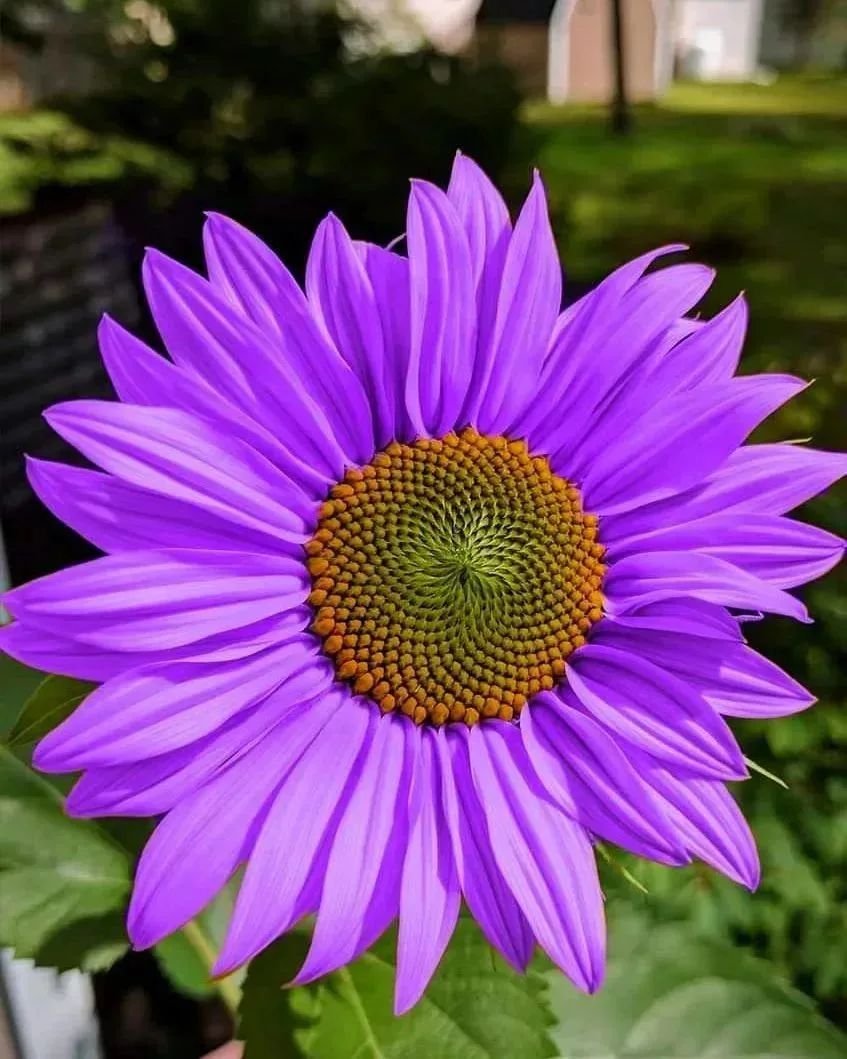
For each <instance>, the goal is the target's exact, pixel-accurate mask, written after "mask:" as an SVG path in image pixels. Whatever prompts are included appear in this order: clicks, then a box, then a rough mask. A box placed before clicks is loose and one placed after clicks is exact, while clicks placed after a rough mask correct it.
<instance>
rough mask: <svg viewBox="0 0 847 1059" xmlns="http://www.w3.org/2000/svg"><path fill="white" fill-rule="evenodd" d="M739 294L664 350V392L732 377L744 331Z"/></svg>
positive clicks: (744, 313) (743, 304)
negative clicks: (721, 309) (714, 314)
mask: <svg viewBox="0 0 847 1059" xmlns="http://www.w3.org/2000/svg"><path fill="white" fill-rule="evenodd" d="M747 317H748V311H747V302H746V300H745V298H744V295H743V294H740V295H739V296H738V297H737V298H736V299H735V301H733V302H730V304H729V305H728V306H727V307H726V308H725V309H724V310H723V312H720V313H718V314H717V316H713V317H712V319H711V320H707V321H706V322H705V323H703V324H701V325H700V326H699V327H696V328H695V329H694V330H693V331H692V332H691V333H690V334H689V335H687V336H686V337H684V338H683V339H682V341H681V342H679V343H677V344H676V345H674V347H673V348H672V349H671V350H670V351H669V352H668V353H667V355H666V356H665V358H664V361H663V363H662V365H661V368H660V372H659V374H661V376H662V384H663V386H664V387H665V391H664V392H665V393H670V392H671V391H672V390H673V389H678V390H681V389H686V390H688V389H691V388H692V387H694V386H704V385H705V386H708V385H713V384H716V383H720V382H724V381H725V380H726V379H730V378H732V376H733V375H734V374H735V372H736V370H737V369H738V360H739V358H740V356H741V348H742V346H743V344H744V335H745V333H746V331H747Z"/></svg>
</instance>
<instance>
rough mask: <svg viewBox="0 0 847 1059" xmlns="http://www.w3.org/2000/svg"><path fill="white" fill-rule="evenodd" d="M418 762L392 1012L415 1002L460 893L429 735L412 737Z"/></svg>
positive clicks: (432, 737) (435, 753)
mask: <svg viewBox="0 0 847 1059" xmlns="http://www.w3.org/2000/svg"><path fill="white" fill-rule="evenodd" d="M413 737H414V738H415V741H416V743H418V744H419V748H420V749H419V754H420V757H419V760H418V766H417V770H416V773H415V780H414V786H413V789H412V794H411V800H410V810H409V815H410V824H409V841H408V848H407V850H406V858H405V860H404V862H403V878H402V881H401V884H400V926H399V932H398V935H397V985H396V989H395V993H394V1013H395V1015H402V1014H403V1013H404V1012H406V1011H408V1010H409V1008H411V1007H412V1006H413V1005H414V1004H416V1003H417V1002H418V1000H419V999H420V998H421V995H422V994H423V991H424V989H425V988H426V986H427V983H428V982H429V980H430V978H432V976H433V974H434V973H435V969H436V967H437V966H438V962H439V960H440V959H441V957H442V956H443V955H444V950H445V949H446V948H447V943H448V941H449V940H450V937H451V935H452V933H453V929H454V928H455V926H456V920H457V918H458V915H459V904H460V899H461V889H460V886H459V878H458V874H457V871H456V863H455V860H454V858H453V852H452V849H451V847H450V832H449V829H448V827H447V820H446V818H445V815H444V809H443V807H442V801H441V791H442V779H441V765H440V755H439V753H438V751H437V749H436V746H435V740H436V736H435V733H434V732H431V731H429V730H423V731H421V732H414V733H413Z"/></svg>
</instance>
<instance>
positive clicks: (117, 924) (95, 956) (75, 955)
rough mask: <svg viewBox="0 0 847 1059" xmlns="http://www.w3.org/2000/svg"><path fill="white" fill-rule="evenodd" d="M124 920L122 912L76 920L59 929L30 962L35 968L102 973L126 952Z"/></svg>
mask: <svg viewBox="0 0 847 1059" xmlns="http://www.w3.org/2000/svg"><path fill="white" fill-rule="evenodd" d="M128 947H129V946H128V942H127V938H126V925H125V917H124V915H123V913H121V912H107V913H105V915H102V916H90V917H88V918H86V919H77V920H74V921H73V922H71V923H67V924H66V925H65V926H63V927H60V928H59V929H58V930H57V931H56V932H55V933H54V934H51V935H50V937H49V938H48V939H47V940H46V941H45V942H44V944H43V945H42V946H41V947H40V948H39V950H38V952H36V953H35V955H34V957H33V959H34V960H35V964H36V966H38V967H52V968H54V969H55V970H57V971H70V970H74V969H77V970H80V971H91V972H93V971H105V970H106V969H107V968H109V967H111V966H112V964H113V963H115V962H116V961H117V960H119V959H120V958H121V956H123V954H124V953H125V952H126V951H127V948H128Z"/></svg>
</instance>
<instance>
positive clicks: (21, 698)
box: [0, 622, 44, 736]
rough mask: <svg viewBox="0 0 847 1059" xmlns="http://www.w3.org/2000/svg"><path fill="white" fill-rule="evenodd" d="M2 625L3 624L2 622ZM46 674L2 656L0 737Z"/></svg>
mask: <svg viewBox="0 0 847 1059" xmlns="http://www.w3.org/2000/svg"><path fill="white" fill-rule="evenodd" d="M0 624H3V623H2V622H0ZM43 679H44V674H43V673H39V672H38V670H37V669H30V668H29V666H25V665H22V664H21V663H20V662H16V661H15V659H14V658H11V657H10V656H9V655H4V654H0V735H3V736H5V734H6V732H8V730H9V729H10V728H11V727H12V725H13V724H14V723H15V721H16V720H17V719H18V716H19V714H20V712H21V709H22V708H23V704H24V703H25V702H26V700H27V698H28V697H29V696H30V695H31V694H32V692H33V691H35V689H36V688H37V687H38V685H39V683H40V682H41V681H42V680H43Z"/></svg>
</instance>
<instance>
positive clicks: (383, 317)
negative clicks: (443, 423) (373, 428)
mask: <svg viewBox="0 0 847 1059" xmlns="http://www.w3.org/2000/svg"><path fill="white" fill-rule="evenodd" d="M353 245H354V246H355V248H356V253H357V254H358V255H359V257H360V258H361V260H362V264H363V265H364V266H365V271H366V272H367V274H368V278H369V279H370V281H371V286H372V287H373V293H374V298H375V299H376V306H377V312H378V313H379V319H380V323H381V325H382V340H383V345H384V348H385V358H386V364H385V394H386V397H385V400H386V402H387V406H388V407H389V408H390V410H391V419H392V422H393V423H394V436H395V438H396V439H397V440H398V441H412V440H413V439H414V436H415V432H414V430H413V429H412V425H411V420H410V419H409V413H408V412H407V411H406V375H407V373H408V370H409V340H410V334H411V332H410V323H409V311H410V305H409V262H408V260H407V259H406V258H405V257H401V256H400V255H399V254H395V253H393V252H392V251H391V250H385V249H383V247H381V246H376V245H375V244H374V243H365V242H358V241H357V242H354V243H353Z"/></svg>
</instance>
